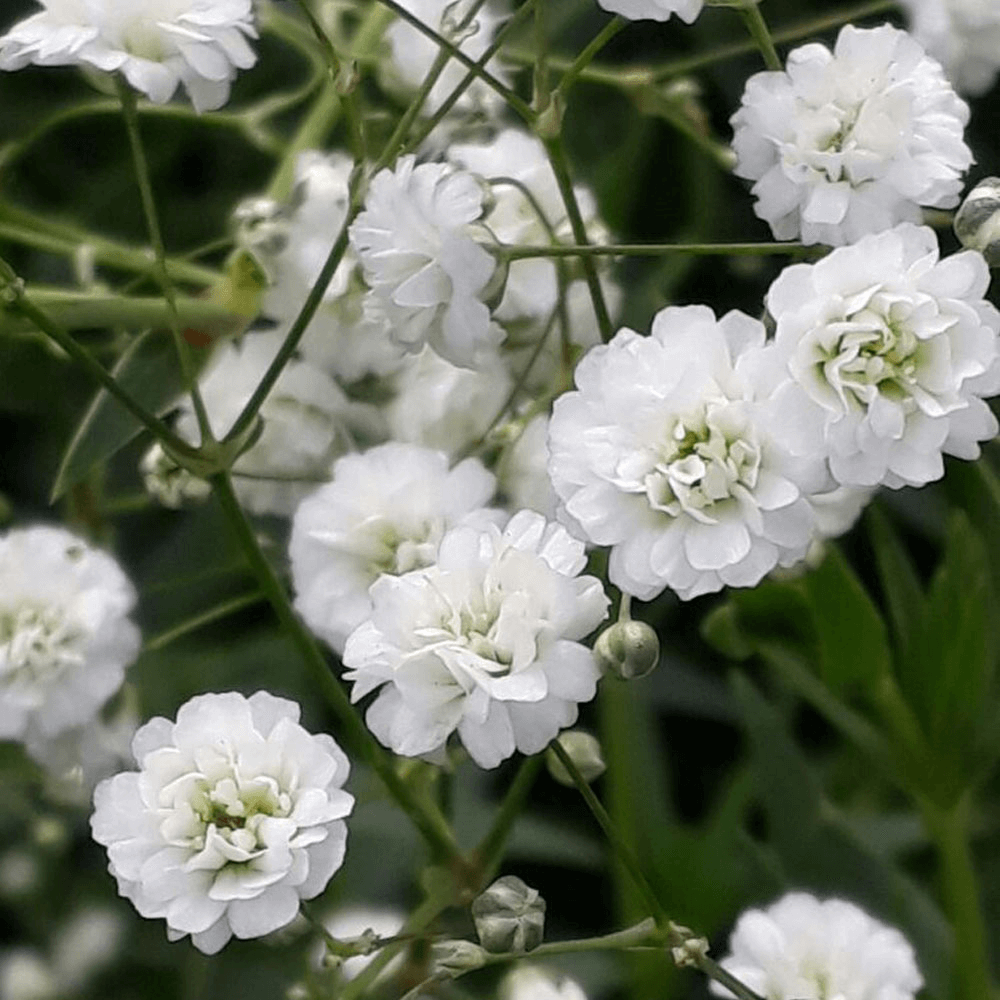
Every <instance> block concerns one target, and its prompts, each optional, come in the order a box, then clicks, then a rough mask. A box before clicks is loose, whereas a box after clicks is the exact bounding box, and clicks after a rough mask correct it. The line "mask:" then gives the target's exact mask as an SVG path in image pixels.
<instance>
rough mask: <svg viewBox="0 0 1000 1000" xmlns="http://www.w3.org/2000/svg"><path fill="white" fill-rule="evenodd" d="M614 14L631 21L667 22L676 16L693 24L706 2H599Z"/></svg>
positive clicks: (686, 0) (641, 0) (607, 0)
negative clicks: (672, 16)
mask: <svg viewBox="0 0 1000 1000" xmlns="http://www.w3.org/2000/svg"><path fill="white" fill-rule="evenodd" d="M597 2H598V3H599V4H600V5H601V6H602V7H603V8H604V9H605V10H609V11H611V13H612V14H621V16H622V17H627V18H628V19H629V20H630V21H644V20H652V21H666V20H667V18H669V17H670V15H671V14H676V15H677V16H678V17H679V18H680V19H681V20H682V21H685V22H686V23H687V24H691V23H692V22H693V21H694V19H695V18H696V17H697V16H698V15H699V14H700V13H701V8H702V7H703V6H704V5H705V0H597Z"/></svg>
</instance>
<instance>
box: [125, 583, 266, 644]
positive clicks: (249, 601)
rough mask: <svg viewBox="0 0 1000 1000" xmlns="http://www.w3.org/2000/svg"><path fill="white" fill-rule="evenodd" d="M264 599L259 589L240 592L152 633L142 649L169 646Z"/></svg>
mask: <svg viewBox="0 0 1000 1000" xmlns="http://www.w3.org/2000/svg"><path fill="white" fill-rule="evenodd" d="M264 599H265V598H264V595H263V594H262V593H261V592H260V591H259V590H256V591H254V592H253V593H252V594H241V595H240V596H239V597H234V598H232V599H231V600H228V601H223V602H222V603H221V604H217V605H216V606H215V607H214V608H209V609H208V610H207V611H203V612H202V613H201V614H200V615H194V616H193V617H191V618H188V619H187V620H186V621H183V622H181V623H180V624H179V625H175V626H174V627H173V628H168V629H166V630H165V631H163V632H160V633H159V634H158V635H154V636H153V637H152V639H148V640H147V641H146V644H145V646H144V647H143V649H144V651H145V652H147V653H152V652H155V651H157V650H160V649H163V647H164V646H169V645H170V643H172V642H174V641H176V640H177V639H180V638H183V637H184V636H185V635H188V634H189V633H191V632H195V631H197V630H198V629H200V628H202V627H203V626H205V625H211V624H212V622H217V621H219V620H220V619H222V618H228V617H229V615H233V614H236V612H237V611H242V610H243V609H244V608H249V607H253V605H255V604H259V603H260V602H261V601H263V600H264Z"/></svg>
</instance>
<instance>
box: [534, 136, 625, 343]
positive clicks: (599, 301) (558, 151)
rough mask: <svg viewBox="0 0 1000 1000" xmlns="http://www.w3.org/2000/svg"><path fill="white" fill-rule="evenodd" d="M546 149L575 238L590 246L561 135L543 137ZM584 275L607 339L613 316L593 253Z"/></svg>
mask: <svg viewBox="0 0 1000 1000" xmlns="http://www.w3.org/2000/svg"><path fill="white" fill-rule="evenodd" d="M542 141H543V143H544V144H545V150H546V152H547V153H548V157H549V163H550V164H551V166H552V172H553V174H555V178H556V184H558V186H559V193H560V194H561V195H562V200H563V204H564V205H565V206H566V215H567V216H568V217H569V224H570V227H571V228H572V230H573V238H574V239H575V240H576V242H577V244H578V245H579V246H581V247H587V246H590V240H589V238H588V236H587V227H586V225H585V223H584V221H583V215H582V214H581V213H580V205H579V203H578V202H577V200H576V192H575V191H574V190H573V180H572V178H571V177H570V173H569V163H568V162H567V160H566V152H565V150H564V149H563V143H562V138H561V137H560V136H559V135H555V136H551V137H549V138H543V140H542ZM582 260H583V275H584V277H585V278H586V281H587V288H588V289H589V291H590V298H591V301H592V302H593V304H594V314H595V315H596V317H597V326H598V328H599V329H600V331H601V340H603V341H604V342H605V343H607V342H608V341H609V340H610V339H611V337H612V335H613V333H614V330H613V328H612V326H611V317H610V316H609V315H608V306H607V303H606V302H605V301H604V291H603V289H602V288H601V281H600V278H599V277H598V274H597V267H596V266H595V264H594V259H593V257H592V256H590V255H588V256H585V257H583V258H582Z"/></svg>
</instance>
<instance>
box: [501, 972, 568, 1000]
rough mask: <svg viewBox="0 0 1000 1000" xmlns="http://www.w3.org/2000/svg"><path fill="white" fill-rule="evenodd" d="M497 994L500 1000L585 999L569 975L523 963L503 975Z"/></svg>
mask: <svg viewBox="0 0 1000 1000" xmlns="http://www.w3.org/2000/svg"><path fill="white" fill-rule="evenodd" d="M497 995H498V996H499V998H500V1000H587V995H586V993H584V992H583V990H582V989H581V988H580V986H579V984H578V983H576V982H574V981H573V980H572V979H570V978H569V976H561V975H557V974H556V973H554V972H550V971H548V970H546V969H543V968H541V967H539V966H537V965H524V964H523V963H522V964H520V965H518V966H517V968H515V969H512V970H511V971H510V972H508V973H507V975H506V976H504V977H503V979H502V980H501V981H500V988H499V990H498V993H497Z"/></svg>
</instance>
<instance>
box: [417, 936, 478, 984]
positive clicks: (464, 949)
mask: <svg viewBox="0 0 1000 1000" xmlns="http://www.w3.org/2000/svg"><path fill="white" fill-rule="evenodd" d="M485 964H486V952H485V951H483V949H482V948H480V947H479V945H478V944H473V943H472V942H471V941H459V940H454V941H439V942H438V943H437V944H435V945H434V946H433V947H432V948H431V966H432V968H433V970H434V973H435V975H448V976H461V975H462V974H463V973H465V972H472V971H473V970H474V969H481V968H482V967H483V966H484V965H485Z"/></svg>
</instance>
